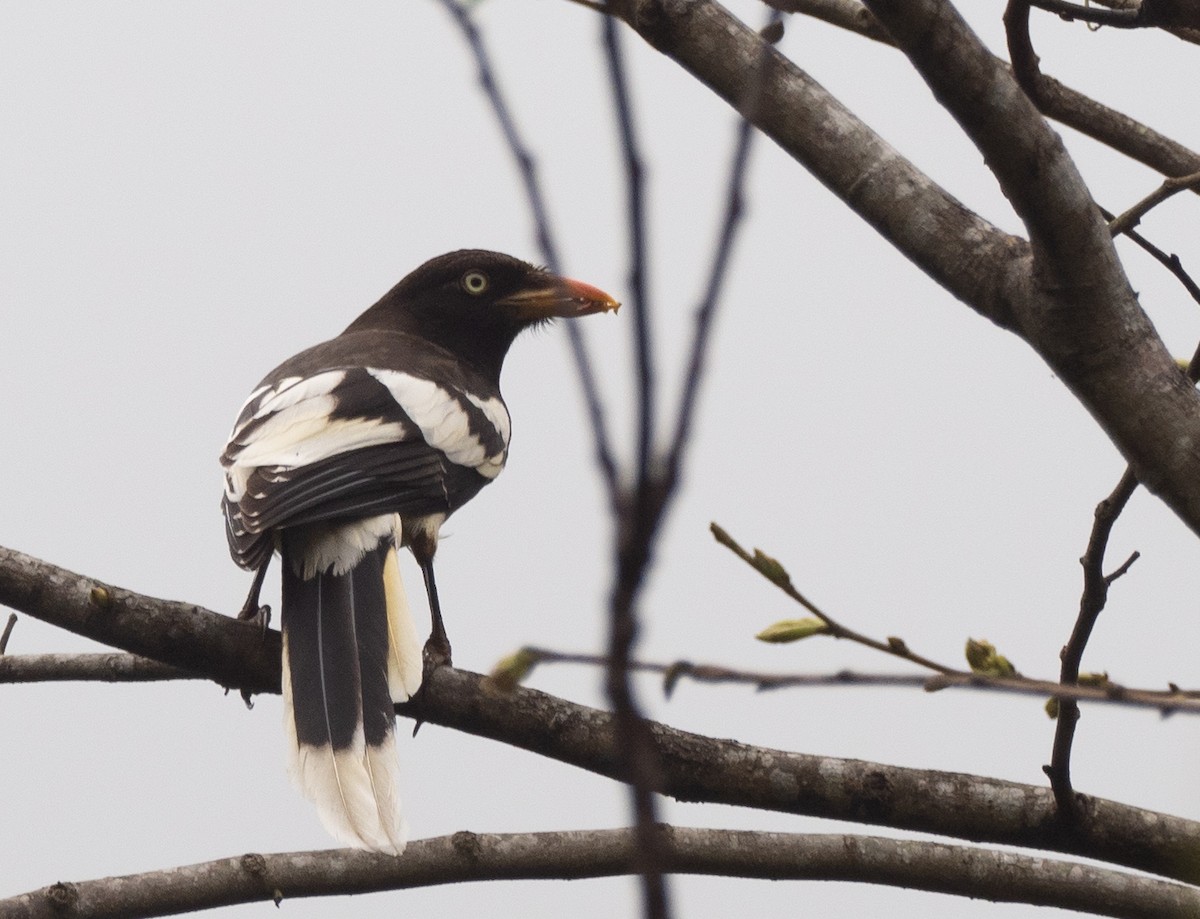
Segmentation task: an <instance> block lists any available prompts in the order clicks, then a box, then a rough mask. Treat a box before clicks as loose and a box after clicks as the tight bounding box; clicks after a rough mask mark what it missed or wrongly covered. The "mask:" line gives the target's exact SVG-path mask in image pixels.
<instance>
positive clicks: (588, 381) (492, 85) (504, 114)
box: [441, 0, 618, 505]
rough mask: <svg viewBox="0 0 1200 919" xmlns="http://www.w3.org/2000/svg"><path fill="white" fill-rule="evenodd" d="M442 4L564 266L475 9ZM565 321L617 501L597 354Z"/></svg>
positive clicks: (550, 256) (541, 227)
mask: <svg viewBox="0 0 1200 919" xmlns="http://www.w3.org/2000/svg"><path fill="white" fill-rule="evenodd" d="M441 4H442V6H444V7H445V8H446V10H447V12H449V13H450V15H451V17H452V18H453V19H454V21H455V23H456V24H457V25H458V27H459V30H460V31H461V32H462V35H463V38H464V39H465V40H466V42H467V45H468V46H469V47H470V49H471V52H472V54H473V55H474V57H475V64H476V66H477V68H478V71H479V85H480V88H481V89H482V90H483V93H484V95H485V96H486V97H487V100H488V102H489V103H490V104H491V107H492V112H493V113H494V114H495V116H496V121H497V122H498V123H499V125H500V130H501V132H502V133H503V135H504V140H505V142H506V143H507V144H508V148H509V151H510V152H511V153H512V156H513V159H515V160H516V162H517V168H518V170H519V172H520V174H521V182H522V184H523V186H524V188H525V196H526V198H527V199H528V202H529V209H530V211H531V212H532V214H533V220H534V228H535V233H536V236H537V244H538V248H539V249H541V252H542V258H543V259H545V261H546V265H547V266H548V267H549V268H550V269H551V270H552V271H558V269H559V259H558V252H557V248H556V246H555V245H554V236H553V233H552V232H551V228H550V213H549V210H548V209H547V207H546V202H545V198H544V196H543V195H542V190H541V184H540V182H539V181H538V175H537V162H536V160H535V159H534V157H533V154H532V153H531V152H530V150H529V148H528V147H527V146H526V145H525V142H524V141H523V140H522V139H521V134H520V132H519V131H518V130H517V125H516V122H515V121H514V120H513V117H512V115H511V113H510V112H509V108H508V103H507V102H505V100H504V95H503V93H502V92H501V91H500V86H499V83H498V82H497V80H496V75H495V71H494V70H493V68H492V64H491V57H490V56H489V54H488V51H487V47H486V45H485V44H484V41H483V36H482V35H481V34H480V32H479V29H478V28H477V27H476V25H475V21H474V19H472V17H471V13H470V11H469V10H468V9H467V8H466V7H465V6H464V5H463V4H462V3H460V2H459V0H441ZM585 5H587V4H585ZM564 325H565V326H566V329H567V341H568V342H569V343H570V347H571V356H572V357H573V359H574V361H575V369H576V371H577V373H578V375H579V382H580V386H581V388H582V390H583V398H584V402H585V403H586V405H587V412H588V418H589V419H590V421H591V425H592V439H593V448H594V450H595V454H596V462H597V464H598V465H599V466H600V471H601V473H602V474H603V476H604V482H605V485H606V486H607V487H608V494H609V500H610V503H612V504H614V505H615V503H616V500H617V492H618V476H617V464H616V460H614V459H613V454H612V448H611V446H610V444H611V443H612V439H611V438H610V437H609V434H608V422H607V420H606V414H605V410H604V403H603V401H602V400H601V398H600V387H599V385H598V384H597V383H596V374H595V371H594V370H593V367H592V360H591V357H590V355H589V353H588V350H587V343H586V341H585V339H584V336H583V330H582V329H581V328H580V327H579V324H578V323H574V322H567V323H564Z"/></svg>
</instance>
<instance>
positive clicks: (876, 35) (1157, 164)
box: [769, 0, 1200, 176]
mask: <svg viewBox="0 0 1200 919" xmlns="http://www.w3.org/2000/svg"><path fill="white" fill-rule="evenodd" d="M769 2H770V4H771V6H774V7H776V8H778V9H785V10H788V11H790V12H795V13H802V14H804V15H806V16H812V17H813V18H815V19H820V20H822V21H824V22H828V23H829V24H831V25H835V26H838V27H840V28H843V29H846V30H848V31H850V32H854V33H856V34H858V35H862V36H864V37H866V38H870V39H873V40H875V41H878V42H882V43H884V44H887V45H891V46H893V47H895V45H896V42H895V40H894V39H893V38H892V37H891V36H890V35H889V34H888V31H887V29H885V28H884V27H883V25H882V24H881V23H880V22H879V20H878V19H876V18H875V16H874V15H873V14H872V13H871V12H870V10H868V9H867V8H866V7H865V6H863V4H862V3H860V2H859V0H769ZM1191 40H1195V37H1193V38H1192V39H1191ZM997 61H998V63H999V64H1000V65H1001V66H1006V65H1005V63H1004V62H1003V61H1001V60H1000V59H999V58H997ZM1030 95H1031V97H1032V98H1033V99H1034V101H1035V103H1036V105H1037V107H1038V108H1039V109H1040V110H1041V112H1042V114H1043V115H1045V116H1046V117H1047V118H1053V119H1054V120H1055V121H1058V122H1060V123H1061V124H1065V125H1066V126H1067V127H1070V128H1074V129H1075V130H1076V131H1078V132H1079V133H1081V134H1084V135H1086V136H1087V137H1090V138H1092V139H1093V140H1095V141H1098V142H1099V143H1102V144H1104V145H1105V146H1107V147H1111V148H1112V149H1113V150H1116V151H1117V152H1118V153H1122V154H1124V155H1125V156H1127V157H1129V158H1130V159H1132V160H1135V161H1137V162H1139V163H1142V164H1143V165H1145V166H1149V167H1150V168H1151V169H1153V170H1155V171H1157V172H1159V173H1161V174H1162V175H1165V176H1182V175H1188V174H1190V173H1193V172H1197V171H1200V154H1198V153H1196V152H1194V151H1192V150H1190V149H1188V148H1187V147H1185V146H1184V145H1183V144H1181V143H1179V142H1177V141H1174V140H1172V139H1171V138H1169V137H1167V136H1166V135H1164V134H1161V133H1159V132H1158V131H1156V130H1154V129H1153V128H1151V127H1149V126H1148V125H1145V124H1142V123H1141V122H1139V121H1135V120H1134V119H1133V118H1130V117H1129V116H1128V115H1125V114H1123V113H1121V112H1118V111H1117V110H1115V109H1112V108H1109V107H1108V106H1106V105H1103V104H1101V103H1099V102H1097V101H1096V100H1095V99H1092V98H1091V97H1089V96H1085V95H1084V94H1083V93H1081V92H1079V91H1077V90H1074V89H1071V88H1070V87H1069V86H1064V85H1063V84H1062V83H1060V82H1059V81H1058V80H1056V79H1054V78H1053V77H1050V76H1046V75H1045V74H1041V73H1039V74H1038V82H1037V86H1036V92H1035V93H1031V94H1030Z"/></svg>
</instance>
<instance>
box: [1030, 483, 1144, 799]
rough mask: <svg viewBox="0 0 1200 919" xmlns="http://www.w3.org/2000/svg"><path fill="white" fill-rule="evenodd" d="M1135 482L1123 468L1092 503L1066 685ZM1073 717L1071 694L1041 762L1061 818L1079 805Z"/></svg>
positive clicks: (1101, 595) (1106, 582)
mask: <svg viewBox="0 0 1200 919" xmlns="http://www.w3.org/2000/svg"><path fill="white" fill-rule="evenodd" d="M1137 485H1138V481H1137V479H1136V478H1135V477H1134V475H1133V470H1132V469H1126V470H1125V472H1124V474H1123V475H1122V476H1121V480H1120V481H1119V482H1118V483H1117V485H1116V487H1115V488H1114V489H1113V490H1112V493H1111V494H1110V495H1109V496H1108V497H1107V498H1105V499H1104V500H1103V501H1101V502H1100V503H1099V504H1097V505H1096V512H1095V515H1094V520H1093V522H1092V532H1091V535H1090V536H1089V537H1088V546H1087V550H1086V551H1085V552H1084V554H1083V557H1082V558H1081V559H1080V560H1079V563H1080V565H1082V566H1083V595H1082V596H1081V597H1080V598H1079V615H1078V617H1077V618H1076V620H1075V627H1074V629H1072V631H1071V637H1070V639H1068V641H1067V643H1066V645H1065V646H1064V647H1063V649H1062V654H1061V658H1062V669H1061V673H1060V676H1059V679H1060V680H1061V681H1062V682H1063V684H1065V685H1067V686H1071V685H1074V684H1076V683H1078V682H1079V665H1080V664H1081V663H1082V661H1083V651H1084V649H1085V648H1086V647H1087V643H1088V639H1089V638H1091V635H1092V629H1093V628H1094V627H1095V625H1096V620H1097V619H1098V618H1099V617H1100V613H1101V612H1102V611H1103V610H1104V605H1105V604H1106V603H1107V602H1108V588H1109V586H1110V585H1111V584H1112V582H1113V580H1115V578H1116V576H1117V575H1115V574H1114V575H1106V574H1105V573H1104V554H1105V552H1106V551H1107V550H1108V539H1109V536H1111V535H1112V528H1113V526H1114V525H1115V524H1116V522H1117V518H1118V517H1120V516H1121V512H1122V511H1123V510H1125V505H1126V504H1128V503H1129V499H1130V498H1131V497H1132V496H1133V493H1134V491H1135V490H1136V489H1137ZM1134 557H1135V556H1134ZM1132 558H1133V557H1131V561H1132ZM1122 573H1123V572H1122ZM1078 722H1079V706H1078V704H1076V703H1075V701H1074V700H1071V699H1065V700H1062V701H1061V703H1060V704H1059V706H1058V718H1057V720H1056V724H1055V726H1054V748H1053V751H1052V753H1051V756H1050V764H1049V765H1048V766H1044V767H1042V768H1043V771H1044V772H1045V773H1046V776H1047V777H1048V778H1049V779H1050V787H1051V788H1052V789H1053V790H1054V797H1055V800H1057V801H1058V807H1059V811H1060V812H1061V813H1062V816H1063V819H1064V820H1067V821H1071V820H1074V819H1075V818H1076V816H1078V814H1079V808H1080V801H1079V799H1078V798H1077V797H1076V795H1075V790H1074V789H1073V788H1072V786H1071V745H1072V743H1073V742H1074V739H1075V725H1076V724H1077V723H1078Z"/></svg>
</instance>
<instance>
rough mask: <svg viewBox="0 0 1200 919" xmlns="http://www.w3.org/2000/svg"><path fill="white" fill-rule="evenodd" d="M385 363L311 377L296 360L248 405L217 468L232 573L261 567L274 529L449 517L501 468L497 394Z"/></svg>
mask: <svg viewBox="0 0 1200 919" xmlns="http://www.w3.org/2000/svg"><path fill="white" fill-rule="evenodd" d="M331 353H332V356H333V357H335V358H336V357H340V356H341V355H340V354H339V353H338V351H336V350H332V351H331ZM380 363H382V361H380ZM392 363H393V367H387V366H382V367H379V366H334V367H328V366H326V367H321V366H319V365H318V366H317V367H315V368H313V367H312V366H311V365H312V364H313V361H312V358H311V355H310V354H309V353H307V352H306V353H305V354H303V355H300V356H298V358H297V359H294V360H293V361H291V362H289V363H288V364H285V365H283V366H282V367H280V368H279V370H277V371H276V372H275V373H274V374H272V376H271V377H268V379H267V381H265V382H264V383H263V384H262V385H260V386H259V388H258V389H256V390H255V391H254V393H252V394H251V396H250V399H249V400H248V401H247V403H246V405H245V406H244V407H243V409H242V412H241V415H240V416H239V418H238V421H237V424H236V425H235V426H234V430H233V433H232V434H231V435H230V439H229V444H228V446H227V447H226V449H225V452H224V454H223V455H222V457H221V462H222V465H223V466H224V467H225V498H224V502H223V504H224V508H225V513H226V519H227V523H228V530H227V532H228V536H229V542H230V549H231V551H232V552H233V555H234V558H235V559H237V561H238V562H239V563H240V564H242V565H243V566H245V567H248V568H253V567H257V565H258V564H261V562H262V561H265V559H266V557H267V556H268V555H269V553H270V551H271V545H270V542H269V541H268V540H267V534H268V533H269V532H270V531H271V530H273V529H276V528H279V527H288V526H296V525H299V524H304V523H313V522H316V521H320V520H329V519H338V518H341V519H345V518H350V517H364V516H370V515H374V514H380V513H399V514H400V515H402V516H403V515H405V514H417V515H424V514H433V513H450V512H452V511H453V510H455V509H456V508H457V507H459V506H460V505H461V504H462V503H463V502H464V501H466V500H467V499H469V498H470V497H472V496H473V495H474V494H475V493H476V492H477V491H478V490H479V489H480V488H482V487H483V485H485V484H486V483H487V482H488V481H490V480H491V479H493V478H495V477H496V476H497V475H498V474H499V473H500V471H501V469H503V468H504V462H505V460H506V458H507V452H508V439H509V430H510V429H509V419H508V413H507V411H506V410H505V408H504V404H503V402H502V401H501V400H500V398H499V394H498V393H494V392H489V391H487V390H486V389H485V388H483V387H479V389H480V390H482V391H476V392H473V391H472V390H471V389H470V388H469V381H464V380H463V379H454V378H451V377H449V376H448V375H443V377H442V378H441V379H438V378H437V374H436V370H437V368H436V367H435V366H428V362H426V364H425V365H422V364H421V363H419V362H416V361H412V362H411V363H412V364H413V365H414V366H413V370H411V371H406V370H399V369H395V368H394V364H395V363H396V362H392ZM297 370H299V371H300V372H296V371H297Z"/></svg>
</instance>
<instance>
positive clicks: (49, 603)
mask: <svg viewBox="0 0 1200 919" xmlns="http://www.w3.org/2000/svg"><path fill="white" fill-rule="evenodd" d="M0 605H3V606H8V607H11V608H12V609H15V610H18V611H19V612H23V613H26V614H28V615H30V616H33V617H34V618H35V619H40V620H41V621H42V622H48V623H50V624H51V625H56V626H58V627H59V628H63V629H66V630H67V631H69V632H74V633H75V634H77V635H83V636H84V637H86V638H91V639H94V640H96V641H98V642H101V643H102V644H106V645H109V646H110V647H113V648H120V649H121V650H123V651H129V652H130V653H132V654H138V655H141V656H143V657H149V658H153V659H154V660H157V661H161V662H162V663H164V664H169V665H171V666H174V667H178V668H180V669H183V670H193V671H196V672H199V673H203V674H204V675H205V676H207V677H208V678H209V679H211V680H213V681H215V682H216V683H218V684H220V685H221V686H224V687H227V688H230V689H242V690H246V691H247V692H251V693H257V692H276V693H277V692H279V667H280V643H279V633H278V632H276V631H268V632H266V633H264V632H263V630H262V629H261V628H260V627H259V626H257V625H254V624H253V623H249V622H240V621H238V620H237V619H234V618H232V617H230V616H222V615H220V614H218V613H214V612H212V611H211V610H206V609H204V608H202V607H199V606H196V605H194V604H190V603H179V602H176V601H173V600H159V599H156V598H154V597H147V596H145V595H143V594H138V593H134V592H133V591H131V590H123V589H122V588H119V587H113V586H110V585H105V584H101V583H100V582H99V581H94V580H92V579H90V578H86V577H84V576H83V575H80V574H75V573H74V572H72V571H67V570H65V569H63V568H59V567H57V566H55V565H51V564H48V563H46V562H43V561H40V560H38V559H36V558H34V557H33V556H30V555H25V554H24V553H22V552H17V551H16V550H14V549H5V548H3V547H0Z"/></svg>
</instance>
